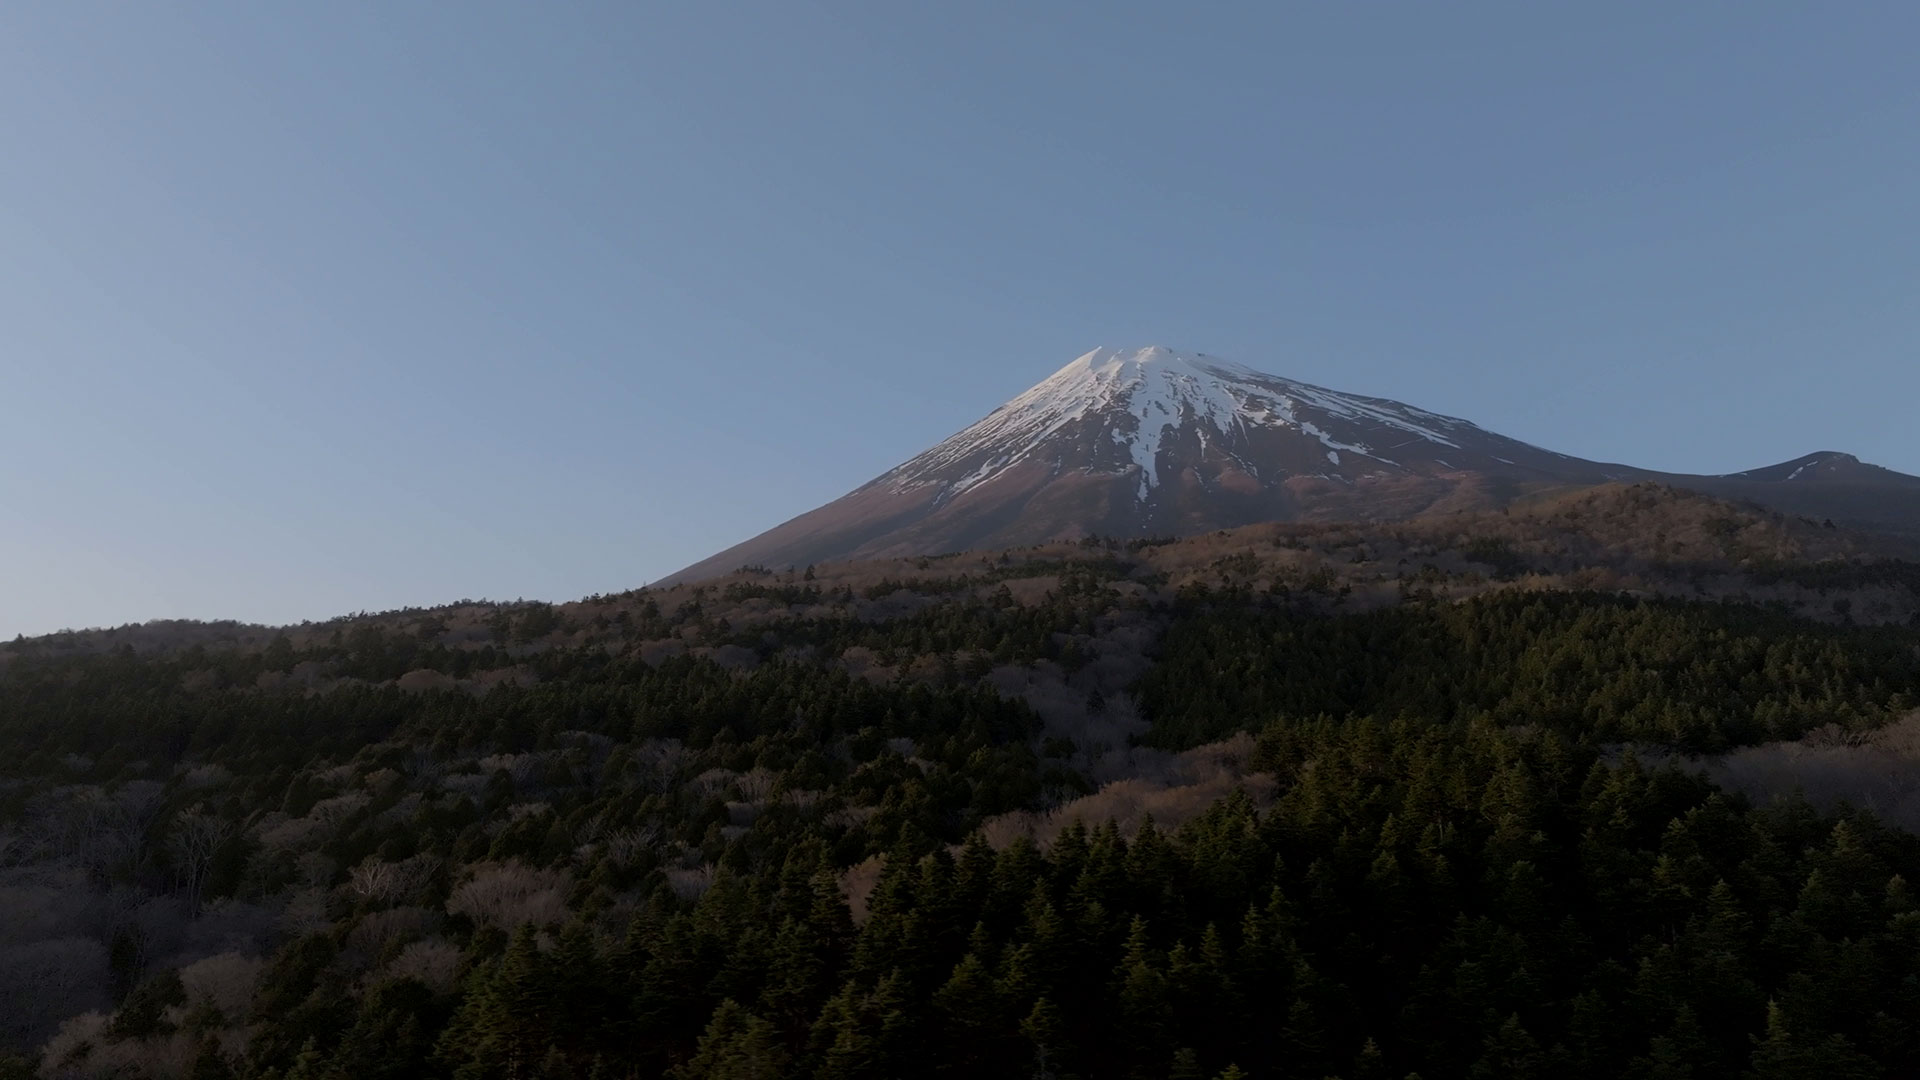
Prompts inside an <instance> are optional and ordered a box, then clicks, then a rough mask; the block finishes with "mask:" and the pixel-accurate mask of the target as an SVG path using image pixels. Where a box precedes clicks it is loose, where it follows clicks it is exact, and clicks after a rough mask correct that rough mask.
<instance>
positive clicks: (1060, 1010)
mask: <svg viewBox="0 0 1920 1080" xmlns="http://www.w3.org/2000/svg"><path fill="white" fill-rule="evenodd" d="M1634 497H1635V498H1645V497H1646V496H1644V494H1641V495H1635V496H1634ZM1712 512H1713V513H1723V512H1724V511H1720V510H1712ZM1716 520H1718V519H1716ZM1736 524H1737V525H1738V526H1739V528H1738V529H1734V530H1725V529H1722V530H1718V531H1717V532H1715V533H1713V538H1714V542H1715V543H1720V542H1722V541H1726V542H1730V543H1734V544H1736V545H1738V544H1745V545H1747V548H1748V549H1752V548H1753V547H1754V546H1755V545H1757V544H1758V543H1759V541H1760V540H1761V539H1765V537H1764V536H1763V533H1764V532H1765V530H1764V529H1763V526H1767V523H1765V522H1752V521H1737V522H1736ZM1503 527H1504V526H1503ZM1557 527H1558V526H1556V528H1557ZM1767 527H1771V526H1767ZM1490 528H1491V527H1490ZM1513 528H1518V526H1514V527H1513ZM1542 535H1545V534H1542ZM1553 535H1556V536H1557V535H1559V534H1558V533H1555V534H1553ZM1782 535H1784V534H1782ZM1489 536H1491V538H1489ZM1555 542H1556V543H1559V541H1555ZM1213 543H1215V544H1216V545H1219V544H1227V543H1228V542H1227V541H1214V542H1213ZM1232 543H1233V544H1239V545H1241V546H1240V547H1233V546H1231V545H1228V546H1227V547H1225V548H1218V547H1205V548H1196V547H1194V545H1193V544H1190V543H1188V542H1182V545H1168V546H1160V545H1152V544H1140V543H1136V544H1132V545H1118V544H1099V543H1092V544H1088V545H1078V546H1069V547H1066V548H1062V549H1061V550H1058V551H1048V552H1036V553H1024V554H1021V555H1019V556H1018V557H1014V558H1009V557H1006V556H1002V557H998V558H995V557H985V558H973V559H970V560H961V559H956V560H946V561H939V560H936V561H933V562H931V563H926V562H923V563H921V564H918V565H907V566H903V567H901V568H898V569H897V570H882V569H873V568H869V569H867V570H865V571H861V572H862V573H865V574H866V575H867V576H866V577H864V578H862V577H858V576H856V575H855V574H854V573H853V572H852V571H828V570H825V569H823V570H822V572H820V573H819V574H815V573H813V572H811V571H809V572H807V573H804V574H803V573H792V574H787V573H779V574H775V573H767V572H762V571H757V570H752V569H749V570H748V571H745V572H743V573H741V574H739V575H735V576H734V577H732V578H730V579H727V580H725V581H722V582H717V583H713V584H711V585H708V586H704V587H700V588H692V589H687V588H683V589H680V590H676V591H674V592H672V593H658V594H656V593H649V592H645V591H642V592H637V593H631V594H622V595H621V596H618V597H603V598H592V599H590V600H588V601H585V602H582V603H580V604H574V605H566V606H565V607H563V608H555V607H549V606H547V605H538V604H515V605H470V606H469V607H468V608H463V609H447V610H444V611H435V612H405V613H389V614H387V615H385V616H378V617H365V618H356V619H348V620H341V621H339V622H337V623H334V624H321V625H317V626H309V627H302V628H288V629H287V630H286V631H273V632H262V633H258V634H254V635H253V636H251V637H248V636H247V634H246V633H242V632H241V631H239V630H231V629H229V630H221V631H219V632H213V631H207V632H206V633H204V634H202V633H200V631H192V632H189V631H181V632H180V633H182V634H183V635H185V638H183V641H182V642H175V643H171V644H166V643H163V644H158V645H156V644H153V643H150V642H146V641H142V642H140V643H139V645H138V647H136V644H135V643H134V642H132V641H130V640H127V638H129V637H131V636H132V635H131V634H129V635H123V636H122V638H121V639H117V640H118V643H117V644H116V639H115V638H114V637H113V636H111V635H108V634H105V633H102V634H96V635H92V636H88V637H76V638H73V639H71V640H67V641H64V642H63V641H59V640H54V639H45V640H42V641H37V642H28V641H21V642H16V643H14V644H13V645H12V646H10V647H4V648H5V660H4V664H0V910H4V911H5V912H7V913H8V914H9V915H11V916H12V917H11V918H10V919H8V920H0V921H6V922H7V923H8V925H7V926H5V927H4V928H0V1016H4V1019H0V1039H4V1040H5V1046H6V1047H7V1048H8V1049H9V1051H10V1053H11V1054H12V1055H13V1056H11V1057H9V1058H7V1059H5V1063H4V1064H0V1076H4V1077H9V1078H11V1077H26V1076H30V1075H39V1076H44V1077H75V1078H78V1077H136V1076H142V1077H144V1076H152V1077H183V1078H184V1077H192V1078H196V1080H198V1078H226V1077H231V1078H235V1080H239V1078H248V1080H251V1078H267V1077H273V1078H276V1080H295V1078H299V1080H319V1078H327V1080H336V1078H337V1080H363V1078H377V1077H396V1078H397V1077H442V1078H449V1080H451V1078H459V1080H483V1078H502V1080H505V1078H516V1080H518V1078H534V1077H539V1078H554V1080H559V1078H576V1080H589V1078H602V1077H622V1078H626V1077H644V1078H654V1077H670V1078H674V1080H709V1078H711V1080H719V1078H729V1080H732V1078H759V1077H767V1078H773V1077H804V1078H819V1080H827V1078H833V1080H882V1078H888V1077H908V1076H951V1077H1049V1078H1055V1080H1065V1078H1068V1077H1080V1078H1084V1080H1094V1078H1149V1077H1150V1078H1156V1080H1157V1078H1176V1077H1177V1078H1201V1080H1207V1078H1215V1077H1253V1078H1269V1077H1271V1078H1293V1077H1301V1078H1309V1080H1323V1078H1327V1077H1340V1078H1343V1080H1382V1078H1391V1080H1401V1078H1404V1077H1408V1076H1410V1075H1418V1076H1421V1077H1425V1078H1427V1080H1436V1078H1442V1077H1476V1078H1479V1077H1485V1078H1526V1077H1538V1078H1543V1080H1544V1078H1549V1077H1554V1078H1557V1077H1575V1078H1582V1077H1592V1078H1602V1077H1606V1078H1613V1077H1636V1078H1645V1080H1655V1078H1660V1080H1672V1078H1681V1077H1696V1078H1712V1077H1729V1078H1731V1077H1758V1078H1762V1080H1786V1078H1798V1077H1819V1078H1821V1080H1847V1078H1853V1077H1861V1078H1866V1077H1897V1076H1910V1075H1916V1074H1920V894H1917V893H1916V889H1920V839H1916V837H1915V836H1914V835H1912V834H1911V833H1909V832H1907V831H1904V830H1902V829H1900V828H1895V827H1893V826H1891V825H1889V824H1888V823H1886V822H1884V821H1883V820H1882V819H1881V818H1879V817H1876V815H1875V814H1874V813H1873V812H1872V811H1871V810H1870V809H1868V808H1864V807H1861V806H1855V805H1848V804H1846V803H1845V802H1836V801H1833V800H1822V801H1821V802H1820V805H1817V806H1816V805H1815V804H1814V803H1813V802H1809V801H1808V800H1806V799H1802V798H1800V797H1798V796H1797V795H1795V794H1794V793H1792V792H1790V791H1781V792H1773V793H1765V794H1761V795H1756V794H1755V793H1751V792H1745V793H1743V792H1740V791H1736V790H1731V789H1729V788H1726V787H1721V786H1716V784H1715V783H1714V781H1713V780H1712V779H1711V775H1710V772H1709V771H1708V770H1706V769H1705V768H1703V767H1702V764H1701V763H1702V762H1704V761H1708V760H1710V759H1711V756H1712V755H1714V754H1718V753H1722V752H1725V751H1728V750H1730V749H1733V748H1739V747H1756V746H1769V745H1773V744H1777V743H1782V742H1786V741H1793V740H1802V739H1806V738H1812V737H1818V738H1822V739H1825V740H1828V741H1829V742H1831V743H1833V744H1834V745H1851V744H1853V743H1856V742H1858V741H1860V740H1865V739H1870V738H1873V737H1876V733H1878V732H1883V731H1886V730H1889V729H1890V728H1891V727H1893V726H1895V725H1898V724H1900V723H1901V722H1902V721H1903V719H1904V718H1905V717H1907V716H1908V715H1909V714H1911V713H1912V712H1913V710H1914V709H1915V707H1916V704H1920V629H1916V628H1915V627H1914V626H1912V625H1909V621H1908V619H1907V618H1906V617H1905V615H1906V612H1907V611H1908V610H1910V609H1911V604H1912V601H1913V600H1914V598H1915V597H1914V594H1913V588H1914V580H1915V577H1914V575H1913V574H1912V571H1911V567H1910V566H1908V565H1905V564H1888V563H1874V562H1868V561H1860V560H1855V561H1851V562H1834V561H1829V562H1826V563H1821V564H1816V563H1814V562H1812V561H1805V562H1802V563H1796V562H1795V561H1793V560H1792V559H1784V558H1783V559H1770V560H1768V561H1767V562H1766V563H1765V565H1759V566H1746V567H1741V566H1738V565H1736V564H1735V563H1727V564H1725V565H1720V564H1714V565H1707V564H1704V563H1701V562H1698V561H1695V562H1685V561H1672V560H1669V561H1667V562H1664V563H1663V562H1659V561H1658V560H1650V559H1646V558H1643V557H1642V556H1640V555H1638V554H1635V555H1634V556H1633V557H1632V561H1630V563H1625V562H1615V563H1609V564H1606V565H1600V564H1599V563H1598V562H1597V561H1596V560H1594V559H1593V558H1591V557H1590V556H1581V557H1580V558H1576V557H1575V556H1574V555H1571V554H1568V552H1569V551H1570V550H1573V549H1572V547H1570V546H1568V545H1570V544H1571V543H1572V542H1571V541H1569V542H1567V544H1562V546H1561V547H1560V548H1554V549H1551V550H1550V549H1549V547H1548V546H1544V545H1545V541H1541V542H1539V543H1535V542H1534V541H1533V540H1530V539H1529V538H1528V535H1524V534H1520V533H1515V534H1513V535H1498V534H1491V533H1489V534H1485V535H1481V536H1479V537H1477V538H1469V539H1467V540H1464V541H1459V542H1448V541H1445V540H1436V539H1434V538H1432V537H1405V536H1402V537H1399V538H1397V539H1396V538H1391V537H1380V536H1374V537H1366V536H1357V535H1350V534H1348V533H1339V534H1337V535H1336V534H1333V533H1324V532H1323V533H1314V532H1312V530H1302V531H1300V532H1299V533H1297V534H1290V535H1288V536H1285V537H1281V538H1280V539H1279V540H1278V541H1274V540H1271V539H1269V538H1267V537H1265V536H1264V535H1262V536H1261V537H1260V538H1259V540H1258V542H1257V543H1255V542H1254V541H1245V540H1234V541H1232ZM1420 544H1425V545H1427V546H1426V547H1425V548H1420V549H1418V550H1414V548H1415V547H1416V545H1420ZM1183 545H1184V546H1183ZM1393 545H1399V546H1398V547H1394V546H1393ZM1309 549H1312V550H1311V551H1309ZM1389 549H1390V550H1389ZM1382 551H1386V554H1385V555H1382ZM1409 551H1411V555H1410V556H1409V555H1408V552H1409ZM1196 552H1197V553H1196ZM1303 552H1306V553H1307V554H1310V555H1312V556H1313V557H1312V558H1311V559H1308V558H1306V555H1303ZM1733 554H1734V556H1736V557H1740V558H1745V557H1748V555H1749V554H1750V551H1747V550H1745V549H1742V550H1736V551H1734V553H1733ZM1581 559H1585V563H1582V562H1581ZM1276 560H1277V561H1276ZM1583 566H1584V567H1585V568H1584V569H1583ZM1596 567H1597V569H1596ZM1528 575H1533V578H1532V579H1531V580H1529V579H1528ZM1547 575H1558V576H1555V577H1551V578H1549V577H1548V576H1547ZM1570 575H1571V576H1570ZM1604 575H1613V576H1612V577H1606V576H1604ZM1628 575H1638V576H1637V577H1634V578H1633V579H1632V580H1627V576H1628ZM1736 577H1737V580H1738V583H1739V584H1738V589H1736V588H1735V587H1734V586H1732V585H1729V584H1728V582H1729V581H1734V580H1735V578H1736ZM1783 581H1785V582H1786V583H1787V584H1786V585H1785V586H1783V585H1782V584H1781V583H1782V582H1783ZM1789 587H1790V588H1793V589H1799V590H1801V592H1800V593H1795V594H1793V595H1794V596H1797V597H1799V600H1798V601H1796V602H1794V603H1789V602H1786V601H1785V600H1783V599H1782V597H1783V596H1785V595H1787V594H1785V593H1781V592H1780V591H1779V590H1781V589H1783V588H1789ZM1741 589H1744V590H1751V592H1752V594H1751V595H1734V593H1735V592H1737V591H1738V590H1741ZM1767 590H1773V591H1772V592H1768V591H1767ZM1823 590H1824V591H1823ZM1841 590H1845V591H1841ZM1808 598H1811V600H1809V599H1808ZM1843 600H1844V601H1845V603H1844V604H1842V603H1841V601H1843ZM1876 604H1877V605H1880V608H1881V609H1883V611H1882V613H1883V615H1885V617H1882V618H1877V619H1870V618H1866V617H1864V616H1865V615H1866V614H1867V610H1866V609H1867V608H1868V607H1869V606H1870V605H1876ZM1903 604H1904V605H1909V606H1907V607H1902V606H1901V605H1903ZM196 634H198V635H199V637H195V635H196ZM201 637H204V638H205V640H200V638H201ZM186 639H191V640H186ZM1200 761H1206V762H1214V763H1216V765H1217V768H1218V769H1219V770H1221V771H1219V773H1218V775H1209V776H1208V777H1207V778H1206V782H1205V783H1200V782H1197V781H1193V777H1192V775H1191V770H1192V769H1194V768H1197V767H1198V766H1196V765H1194V763H1195V762H1200ZM1222 762H1224V763H1226V764H1224V765H1220V764H1218V763H1222ZM1209 767H1215V766H1209ZM1182 769H1185V770H1189V771H1188V772H1186V773H1182V772H1180V770H1182ZM1150 777H1157V779H1154V780H1153V784H1155V785H1158V786H1154V787H1153V788H1152V790H1153V792H1155V793H1157V794H1156V795H1155V797H1156V798H1159V799H1160V801H1159V802H1157V803H1153V806H1155V807H1158V808H1160V810H1161V812H1160V813H1159V814H1157V815H1156V814H1155V813H1154V812H1152V811H1149V810H1145V809H1142V807H1144V806H1146V805H1147V804H1146V803H1144V802H1139V803H1137V804H1125V803H1123V801H1122V799H1121V796H1122V795H1123V794H1124V793H1126V792H1134V791H1140V790H1145V789H1144V788H1143V787H1142V785H1146V784H1147V782H1148V781H1147V779H1145V778H1150ZM1181 784H1188V786H1187V787H1184V788H1183V787H1180V786H1179V785H1181ZM1149 786H1151V785H1149ZM1183 791H1184V792H1188V793H1200V794H1198V795H1193V794H1190V795H1189V797H1188V798H1187V799H1186V801H1185V802H1180V801H1178V800H1176V799H1174V798H1173V797H1172V796H1171V795H1169V794H1167V793H1168V792H1172V793H1173V794H1179V793H1180V792H1183ZM1202 796H1204V797H1202ZM1129 797H1131V796H1129ZM1076 807H1077V808H1081V810H1083V811H1088V812H1084V813H1080V814H1078V815H1076V814H1075V813H1073V812H1072V811H1073V810H1074V808H1076ZM1116 807H1117V808H1119V809H1118V810H1116V809H1115V808H1116ZM1129 807H1131V809H1129ZM1100 810H1107V811H1113V812H1111V813H1100V812H1094V811H1100Z"/></svg>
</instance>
